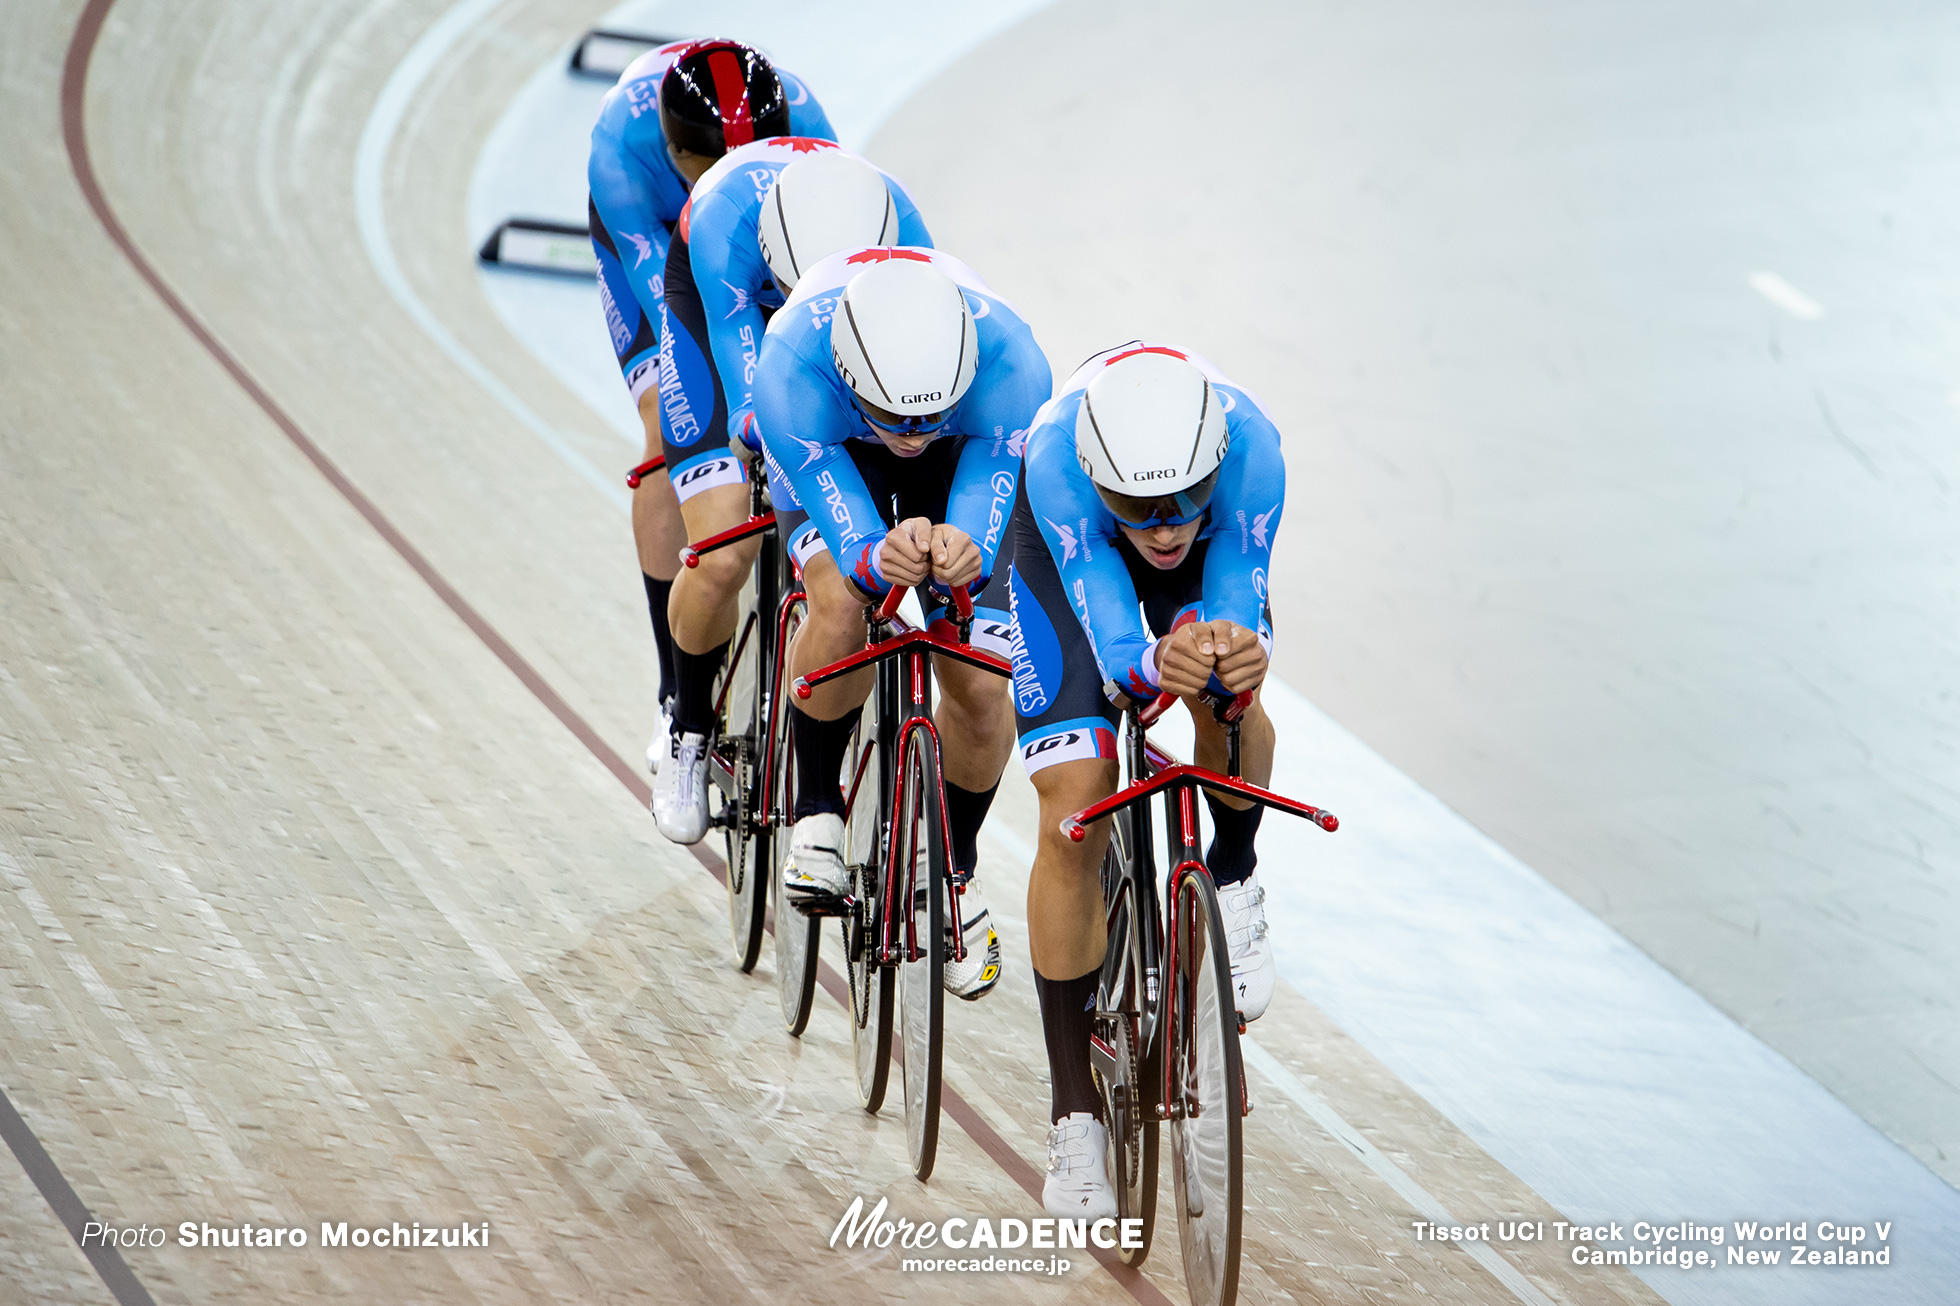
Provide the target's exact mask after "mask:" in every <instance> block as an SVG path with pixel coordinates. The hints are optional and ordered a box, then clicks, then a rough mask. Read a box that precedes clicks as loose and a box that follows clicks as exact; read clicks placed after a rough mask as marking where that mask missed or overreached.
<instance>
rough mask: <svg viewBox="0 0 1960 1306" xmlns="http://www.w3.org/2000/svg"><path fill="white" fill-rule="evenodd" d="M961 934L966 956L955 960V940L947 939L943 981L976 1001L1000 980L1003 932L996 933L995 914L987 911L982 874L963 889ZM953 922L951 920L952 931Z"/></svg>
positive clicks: (957, 994) (949, 989)
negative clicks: (1001, 937)
mask: <svg viewBox="0 0 1960 1306" xmlns="http://www.w3.org/2000/svg"><path fill="white" fill-rule="evenodd" d="M960 915H961V916H962V917H964V918H965V919H963V920H962V921H961V922H960V926H961V928H960V935H961V937H962V938H963V939H964V940H965V942H966V960H965V961H954V960H953V949H952V940H951V939H950V938H949V939H948V940H947V948H946V964H945V965H944V966H943V967H941V968H940V972H939V982H940V983H941V984H942V985H944V986H945V989H946V991H947V992H948V993H950V994H952V995H953V996H954V997H956V998H964V999H966V1000H967V1001H968V1002H975V1001H978V1000H979V999H981V998H984V997H986V996H987V995H988V994H989V993H992V992H993V991H994V985H996V984H998V983H1000V936H999V935H998V934H995V933H994V918H993V917H992V916H990V915H989V914H988V913H987V903H986V900H985V899H983V898H982V897H981V896H980V878H979V877H978V876H975V877H973V878H972V879H970V880H968V881H967V882H966V888H965V889H964V890H963V891H962V892H961V893H960ZM951 927H952V922H950V921H948V922H947V930H946V932H947V934H949V935H950V934H951V933H952V932H953V931H952V928H951Z"/></svg>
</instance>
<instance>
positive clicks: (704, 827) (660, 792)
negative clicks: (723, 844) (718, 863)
mask: <svg viewBox="0 0 1960 1306" xmlns="http://www.w3.org/2000/svg"><path fill="white" fill-rule="evenodd" d="M653 823H654V824H655V825H657V826H659V827H660V833H662V834H664V835H666V836H667V837H668V838H669V839H672V840H673V841H674V842H675V843H700V842H701V836H702V835H704V834H706V833H707V832H708V740H707V737H706V736H704V735H697V734H693V733H688V734H678V735H669V736H668V739H667V760H666V762H665V763H664V764H663V765H662V766H661V768H660V774H659V775H657V776H655V777H654V781H653Z"/></svg>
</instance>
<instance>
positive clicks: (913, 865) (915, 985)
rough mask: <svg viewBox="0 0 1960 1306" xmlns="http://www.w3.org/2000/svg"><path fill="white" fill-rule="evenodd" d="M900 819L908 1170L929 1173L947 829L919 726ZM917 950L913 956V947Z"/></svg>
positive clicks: (939, 1040) (903, 779) (933, 760)
mask: <svg viewBox="0 0 1960 1306" xmlns="http://www.w3.org/2000/svg"><path fill="white" fill-rule="evenodd" d="M901 755H902V756H903V757H904V759H905V760H904V762H903V763H901V764H900V767H899V772H898V777H899V786H900V787H899V791H898V804H899V806H898V824H897V825H896V826H894V827H893V829H892V840H891V841H892V850H893V852H894V853H896V854H897V856H896V857H895V858H894V860H893V861H892V862H891V864H890V865H891V873H892V874H894V875H905V874H906V872H907V868H909V869H910V875H909V877H908V878H909V880H910V883H909V884H907V885H906V886H905V889H906V892H905V893H904V894H902V895H901V896H900V898H899V901H900V902H907V901H909V902H910V903H911V918H910V929H909V930H908V931H906V932H905V934H909V935H910V938H909V939H908V938H906V937H905V934H901V935H900V940H899V941H900V943H901V945H904V946H907V947H908V950H907V952H906V953H905V954H904V955H905V956H906V957H907V958H908V960H906V961H904V962H903V963H902V964H901V965H900V966H899V968H898V993H899V1028H900V1030H901V1031H902V1034H903V1037H902V1039H901V1042H900V1047H901V1048H902V1049H903V1056H904V1059H905V1065H904V1070H905V1136H906V1139H907V1141H908V1142H909V1143H910V1144H911V1149H912V1173H913V1174H914V1175H916V1176H918V1178H919V1180H920V1181H921V1182H924V1181H925V1180H926V1179H928V1178H930V1177H931V1175H932V1163H933V1160H934V1159H935V1158H936V1157H937V1156H938V1154H939V1072H940V1061H941V1052H942V1050H943V1046H944V1041H945V1021H946V989H945V987H944V985H942V984H941V982H940V972H941V971H942V970H944V969H945V965H946V893H947V889H946V861H947V857H946V826H945V823H944V821H943V820H942V818H941V815H940V813H941V810H942V807H943V801H942V800H943V795H944V790H943V788H942V786H943V784H944V781H943V780H942V779H941V776H940V770H939V746H938V744H937V743H936V742H935V741H934V740H933V737H932V733H931V732H930V731H929V730H926V729H924V728H923V727H920V728H917V729H914V730H913V731H912V733H911V734H910V735H909V736H907V738H906V747H905V749H904V751H903V753H902V754H901ZM913 948H916V953H917V955H916V957H914V955H913V951H912V949H913Z"/></svg>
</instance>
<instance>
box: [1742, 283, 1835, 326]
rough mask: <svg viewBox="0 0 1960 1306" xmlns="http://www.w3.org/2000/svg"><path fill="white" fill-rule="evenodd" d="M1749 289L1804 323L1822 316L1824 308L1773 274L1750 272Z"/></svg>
mask: <svg viewBox="0 0 1960 1306" xmlns="http://www.w3.org/2000/svg"><path fill="white" fill-rule="evenodd" d="M1749 285H1750V287H1751V288H1752V289H1753V290H1754V291H1755V292H1756V293H1757V294H1759V295H1761V296H1762V297H1763V298H1764V299H1767V300H1768V301H1769V302H1770V303H1772V304H1774V305H1776V306H1777V307H1778V308H1780V309H1782V310H1783V311H1784V312H1785V313H1788V314H1789V315H1790V316H1791V317H1794V318H1799V319H1801V320H1803V321H1805V322H1815V321H1817V320H1818V319H1819V318H1821V317H1823V316H1824V306H1823V305H1822V304H1820V303H1818V302H1817V301H1816V300H1814V299H1812V298H1811V297H1810V296H1809V295H1806V294H1804V293H1803V291H1801V290H1798V289H1797V288H1796V287H1795V286H1793V285H1791V284H1790V283H1789V282H1787V281H1785V280H1784V279H1783V278H1782V277H1779V276H1777V275H1776V274H1775V273H1774V272H1751V273H1750V274H1749Z"/></svg>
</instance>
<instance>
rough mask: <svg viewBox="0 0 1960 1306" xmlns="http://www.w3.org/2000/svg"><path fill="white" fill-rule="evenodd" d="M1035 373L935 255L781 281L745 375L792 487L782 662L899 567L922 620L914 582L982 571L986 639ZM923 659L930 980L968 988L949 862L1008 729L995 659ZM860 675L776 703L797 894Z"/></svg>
mask: <svg viewBox="0 0 1960 1306" xmlns="http://www.w3.org/2000/svg"><path fill="white" fill-rule="evenodd" d="M1051 380H1052V378H1051V376H1050V373H1049V370H1048V361H1047V359H1046V358H1045V357H1044V356H1043V355H1042V352H1041V350H1040V348H1039V347H1038V346H1037V345H1036V344H1035V341H1034V335H1033V333H1032V332H1031V331H1029V329H1028V327H1027V324H1026V323H1025V322H1023V321H1022V320H1021V317H1020V315H1019V314H1018V313H1016V312H1015V311H1014V309H1013V308H1012V307H1011V306H1010V305H1009V304H1008V303H1007V302H1006V301H1005V300H1003V299H1001V298H1000V297H999V296H998V295H996V294H994V293H993V291H991V290H989V289H988V288H987V286H986V284H985V283H984V282H982V281H981V280H980V279H979V278H978V277H977V276H975V275H974V273H973V272H972V270H971V269H969V268H968V267H967V266H966V265H965V264H963V263H961V262H959V261H958V260H957V259H954V258H951V257H950V256H948V255H946V254H942V253H937V252H934V251H932V250H927V249H914V248H896V249H877V248H874V249H864V250H858V251H855V252H850V253H840V254H835V255H832V256H831V257H830V258H828V259H826V260H824V262H822V263H820V264H818V265H817V266H816V267H814V268H812V269H811V270H810V271H809V272H808V273H806V274H805V275H804V277H803V279H802V280H801V281H799V282H798V283H797V286H796V292H795V293H794V294H792V295H791V296H790V298H789V301H788V302H787V303H786V304H784V305H783V307H782V309H781V310H780V311H778V312H777V314H776V316H775V318H774V319H772V320H771V322H770V323H769V332H768V336H767V338H766V339H765V340H764V342H763V346H762V357H761V360H760V363H759V365H758V367H757V370H756V379H755V389H754V395H755V413H756V419H757V423H758V425H759V426H760V427H761V430H762V438H763V442H764V444H765V445H766V446H767V448H768V450H769V458H770V462H771V464H772V468H773V470H774V471H775V472H776V473H777V474H779V475H780V476H781V477H782V478H783V479H784V480H785V481H786V483H787V487H788V488H789V489H790V490H792V491H793V492H794V493H795V496H796V502H797V503H799V504H801V505H802V510H800V511H798V510H791V511H789V512H787V513H786V512H784V510H783V509H782V508H781V506H780V505H781V503H782V500H781V499H778V500H777V503H778V505H779V506H778V509H777V512H778V520H779V521H780V522H781V523H782V527H783V538H784V539H785V540H786V541H788V543H789V545H790V547H791V550H792V553H793V556H795V557H796V559H797V561H798V564H799V565H800V567H801V569H802V572H803V581H804V589H805V591H806V592H807V593H808V595H809V614H808V617H807V618H806V620H805V623H804V626H803V629H802V633H801V634H800V635H799V636H798V640H797V645H796V650H795V653H794V655H793V658H792V660H793V662H794V670H795V671H796V673H797V674H802V673H805V672H808V671H811V670H814V669H815V668H817V667H819V666H822V665H824V664H826V663H829V662H834V661H836V660H838V659H839V658H842V657H845V656H847V655H849V654H850V653H852V652H855V651H856V650H858V649H860V648H862V647H864V639H865V626H864V606H865V604H866V603H867V602H868V601H870V600H871V599H874V598H877V597H880V596H882V595H884V594H885V593H887V592H888V591H889V590H890V588H891V587H892V586H893V585H899V584H904V585H914V586H918V587H919V589H920V600H921V602H922V604H923V605H924V606H925V609H926V615H927V619H928V621H935V620H939V619H943V615H942V614H943V611H944V608H945V604H946V599H945V598H944V597H943V594H935V593H934V592H933V590H932V587H931V586H930V584H929V583H928V582H931V581H938V582H940V584H941V585H942V586H951V585H964V586H968V587H969V588H971V587H972V586H974V585H975V584H984V585H985V588H984V589H983V590H982V592H981V594H980V596H979V598H978V599H977V600H976V603H975V609H976V611H975V622H974V635H973V640H974V643H975V644H976V645H980V646H982V647H990V648H991V649H992V650H993V651H995V652H1000V653H1003V654H1004V652H1005V650H1006V648H1007V644H1006V637H1007V634H1008V626H1007V613H1006V611H1005V610H1004V606H1003V604H1002V592H1003V591H1004V589H1005V584H1004V580H1003V576H1002V573H1003V572H1004V570H1005V563H1006V561H1007V555H1006V554H1005V553H1003V552H1002V545H1003V544H1004V543H1005V541H1006V538H1007V519H1008V515H1009V513H1010V511H1011V510H1012V507H1013V502H1014V492H1015V485H1016V482H1017V479H1018V474H1019V470H1020V451H1021V446H1022V443H1023V441H1024V440H1025V438H1026V434H1027V431H1028V429H1029V427H1030V426H1031V425H1032V424H1033V422H1034V416H1035V412H1036V410H1037V409H1038V408H1039V407H1040V406H1041V403H1042V401H1043V400H1045V399H1047V397H1048V393H1049V387H1050V384H1051ZM806 513H807V514H808V515H807V517H806V515H805V514H806ZM811 526H814V528H815V533H816V534H817V535H818V536H820V537H821V539H822V541H823V544H824V546H825V547H824V548H823V549H817V548H815V547H814V542H813V541H812V540H811V538H810V537H811V534H812V531H811V529H810V528H811ZM997 563H998V564H999V565H998V566H997V565H996V564H997ZM935 670H936V674H937V677H938V682H939V688H940V690H941V699H940V704H939V708H938V714H937V716H938V726H939V730H940V734H941V739H942V741H943V746H942V749H941V753H942V757H943V759H944V765H945V772H946V818H947V826H948V831H949V834H950V836H951V840H952V854H953V863H954V866H953V871H954V874H955V875H957V876H960V877H963V878H967V888H966V891H965V893H964V894H963V895H962V897H963V899H964V902H963V908H964V910H963V913H962V914H963V916H964V917H965V919H964V920H962V922H961V930H962V935H963V937H964V939H965V940H966V947H967V961H966V962H964V963H962V964H960V965H958V966H955V965H954V964H952V963H948V965H947V967H946V972H945V975H944V983H945V986H946V987H947V989H948V990H950V991H952V992H953V993H955V994H958V995H959V996H961V997H964V998H977V997H979V996H981V995H982V994H984V993H986V992H987V991H989V990H990V989H992V988H993V986H994V984H995V983H996V982H997V981H998V979H999V976H1000V943H999V940H998V938H997V937H996V935H995V933H994V931H993V928H992V922H991V919H990V918H989V917H988V915H987V912H986V908H985V906H984V905H983V904H982V902H981V899H980V895H979V894H978V893H977V892H976V890H977V888H978V884H977V882H974V881H972V880H971V879H970V878H968V877H971V875H972V872H973V869H974V866H975V864H976V863H977V861H978V853H977V850H976V846H975V845H976V840H977V838H978V835H979V830H980V824H981V822H982V821H983V820H984V819H985V818H986V814H987V808H988V807H989V805H990V804H991V803H992V802H993V796H994V791H995V789H996V788H997V787H998V786H999V784H1000V773H1001V770H1002V769H1003V768H1004V767H1005V765H1006V762H1007V754H1008V752H1009V751H1010V750H1011V748H1012V747H1013V724H1012V721H1011V717H1010V711H1011V708H1010V704H1009V701H1008V697H1007V686H1006V685H1005V684H1004V683H1003V682H1002V681H1000V680H999V679H998V678H997V677H995V676H993V675H991V674H989V673H987V672H985V671H980V670H978V669H975V668H972V667H967V666H962V665H959V664H957V663H951V662H945V661H941V662H940V663H939V664H938V666H937V667H936V669H935ZM869 688H870V673H869V672H865V673H862V674H859V675H856V676H852V677H846V678H844V679H842V680H839V681H834V682H832V683H831V684H829V685H824V686H822V687H820V688H819V689H818V690H817V691H816V693H814V694H813V695H812V696H811V698H810V699H809V701H808V702H807V703H804V704H796V705H793V711H794V716H793V722H794V740H795V748H796V771H797V786H798V792H797V795H796V808H795V810H796V816H797V822H796V826H795V828H794V830H793V831H792V832H791V836H790V844H789V850H788V853H787V854H786V856H785V860H784V871H783V883H784V889H785V891H786V892H787V893H788V894H789V896H790V897H791V899H792V900H793V901H797V902H799V903H802V904H805V905H810V904H815V903H819V902H822V901H823V900H824V899H826V898H829V899H834V898H837V897H841V896H842V895H843V894H844V893H845V892H847V890H848V888H849V877H848V874H847V872H846V869H845V867H844V865H843V861H842V857H841V854H840V851H839V850H840V848H841V846H842V841H843V822H842V820H841V814H842V812H843V810H844V796H843V793H842V791H841V789H840V787H839V783H838V780H839V768H840V766H841V764H842V761H843V758H844V754H845V751H846V749H847V748H848V745H849V742H850V734H851V728H852V726H853V725H854V723H855V722H856V719H857V715H858V710H859V707H860V705H861V704H862V703H863V702H864V698H865V694H866V693H867V691H868V690H869Z"/></svg>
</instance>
